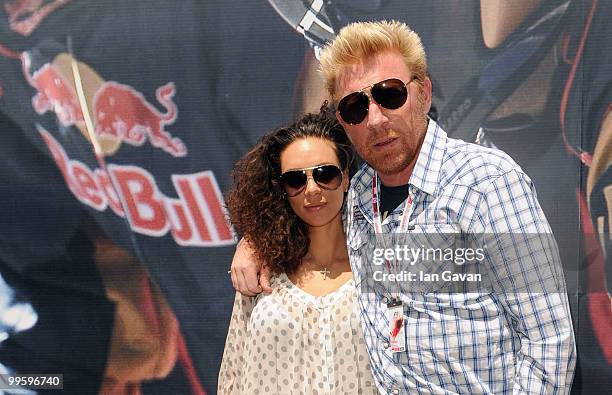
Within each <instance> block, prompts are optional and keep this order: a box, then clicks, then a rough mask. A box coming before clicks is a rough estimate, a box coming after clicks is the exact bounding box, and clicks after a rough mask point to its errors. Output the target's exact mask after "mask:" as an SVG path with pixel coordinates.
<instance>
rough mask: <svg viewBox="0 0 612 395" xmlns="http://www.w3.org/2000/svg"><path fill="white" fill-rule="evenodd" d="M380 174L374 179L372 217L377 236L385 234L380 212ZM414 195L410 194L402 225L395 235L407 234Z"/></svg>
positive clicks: (402, 216)
mask: <svg viewBox="0 0 612 395" xmlns="http://www.w3.org/2000/svg"><path fill="white" fill-rule="evenodd" d="M377 190H378V174H377V173H374V177H372V216H373V217H374V218H373V221H374V231H375V232H376V233H377V234H381V233H383V230H382V222H381V220H380V212H379V208H378V207H379V202H378V192H377ZM412 209H413V205H412V195H411V194H410V193H408V199H407V200H406V205H405V206H404V210H403V211H402V214H401V216H400V224H399V227H398V228H397V229H396V230H395V232H394V233H406V231H407V230H408V218H410V216H411V215H412V211H413V210H412Z"/></svg>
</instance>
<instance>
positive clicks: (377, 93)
mask: <svg viewBox="0 0 612 395" xmlns="http://www.w3.org/2000/svg"><path fill="white" fill-rule="evenodd" d="M413 79H414V77H412V78H411V79H410V81H408V82H406V83H404V82H402V80H399V79H397V78H389V79H388V80H384V81H380V82H377V83H376V84H373V85H371V86H369V87H365V88H363V89H362V90H360V91H357V92H353V93H350V94H348V95H346V96H344V97H343V98H342V99H341V100H340V101H339V102H338V112H339V113H340V116H341V117H342V119H343V120H344V122H346V123H348V124H350V125H357V124H359V123H361V122H362V121H363V120H364V119H365V117H366V116H367V115H368V109H369V107H370V99H372V100H374V101H375V102H376V103H378V104H380V105H381V106H382V107H384V108H386V109H388V110H395V109H397V108H400V107H401V106H403V105H404V103H406V99H408V84H410V83H411V82H412V80H413ZM368 88H369V90H370V93H368V92H367V91H366V90H367V89H368Z"/></svg>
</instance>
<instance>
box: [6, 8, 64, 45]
mask: <svg viewBox="0 0 612 395" xmlns="http://www.w3.org/2000/svg"><path fill="white" fill-rule="evenodd" d="M69 2H70V0H13V1H7V2H5V3H4V10H5V11H6V13H7V14H8V17H9V26H10V27H11V30H13V31H14V32H17V33H19V34H21V35H22V36H29V35H30V34H32V32H33V31H34V30H36V28H37V27H38V25H40V24H41V22H42V21H43V20H44V19H45V18H46V17H47V16H49V14H51V13H52V12H53V11H55V10H56V9H58V8H59V7H61V6H62V5H64V4H66V3H69Z"/></svg>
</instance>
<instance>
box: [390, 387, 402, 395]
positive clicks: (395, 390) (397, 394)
mask: <svg viewBox="0 0 612 395" xmlns="http://www.w3.org/2000/svg"><path fill="white" fill-rule="evenodd" d="M391 393H392V394H395V395H399V393H400V392H399V390H398V389H397V388H393V391H391Z"/></svg>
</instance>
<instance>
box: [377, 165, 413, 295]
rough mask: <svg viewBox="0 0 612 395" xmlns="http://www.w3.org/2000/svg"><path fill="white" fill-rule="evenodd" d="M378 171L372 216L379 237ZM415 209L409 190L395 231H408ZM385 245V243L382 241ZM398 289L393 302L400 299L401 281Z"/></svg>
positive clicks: (389, 265)
mask: <svg viewBox="0 0 612 395" xmlns="http://www.w3.org/2000/svg"><path fill="white" fill-rule="evenodd" d="M378 185H379V184H378V173H376V172H375V173H374V177H372V216H373V218H372V219H373V222H374V232H375V233H376V237H377V239H378V237H379V235H382V233H383V229H382V221H381V219H380V209H379V206H380V202H379V199H378V192H377V190H378ZM413 210H414V205H413V204H412V195H411V194H410V191H409V192H408V198H407V199H406V203H405V205H404V210H403V211H402V214H401V216H400V224H399V226H398V227H397V229H395V232H393V233H406V231H407V230H408V219H409V218H410V216H411V215H412V212H413ZM382 244H383V245H384V243H382ZM386 262H387V270H388V271H389V273H390V272H391V264H390V263H389V261H386ZM394 263H395V264H394V265H393V266H394V270H395V272H396V273H397V272H398V265H397V260H396V259H394ZM395 288H396V290H395V292H394V293H393V295H392V302H393V301H399V289H400V286H399V283H397V282H396V287H395Z"/></svg>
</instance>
